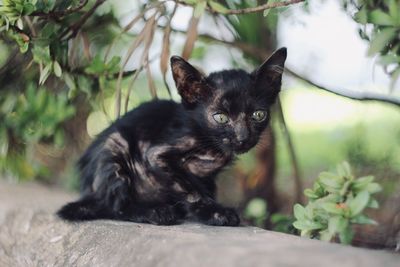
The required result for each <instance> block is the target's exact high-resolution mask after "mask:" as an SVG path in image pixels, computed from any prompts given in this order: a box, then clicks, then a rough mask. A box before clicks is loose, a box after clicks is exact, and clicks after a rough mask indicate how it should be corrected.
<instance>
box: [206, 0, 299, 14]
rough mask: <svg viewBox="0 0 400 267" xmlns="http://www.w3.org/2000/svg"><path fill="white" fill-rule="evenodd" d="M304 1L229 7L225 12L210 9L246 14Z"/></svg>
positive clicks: (291, 0)
mask: <svg viewBox="0 0 400 267" xmlns="http://www.w3.org/2000/svg"><path fill="white" fill-rule="evenodd" d="M304 1H305V0H289V1H283V2H273V3H266V4H264V5H259V6H256V7H248V8H243V9H229V10H227V11H226V12H218V11H216V10H212V11H213V12H216V13H221V14H225V15H235V14H247V13H256V12H260V11H264V10H266V9H271V8H276V7H284V6H290V5H293V4H297V3H301V2H304Z"/></svg>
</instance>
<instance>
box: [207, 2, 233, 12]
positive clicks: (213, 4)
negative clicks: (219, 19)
mask: <svg viewBox="0 0 400 267" xmlns="http://www.w3.org/2000/svg"><path fill="white" fill-rule="evenodd" d="M208 4H209V5H210V7H211V9H212V10H215V11H217V12H218V13H221V14H226V13H227V12H228V11H229V9H228V8H226V7H225V6H223V5H221V4H220V3H218V2H215V1H213V0H211V1H209V2H208Z"/></svg>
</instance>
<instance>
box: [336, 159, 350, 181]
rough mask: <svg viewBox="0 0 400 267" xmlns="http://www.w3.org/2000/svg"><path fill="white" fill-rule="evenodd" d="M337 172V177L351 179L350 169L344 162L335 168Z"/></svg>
mask: <svg viewBox="0 0 400 267" xmlns="http://www.w3.org/2000/svg"><path fill="white" fill-rule="evenodd" d="M337 171H338V174H339V176H341V177H347V178H350V177H352V174H351V167H350V164H349V163H348V162H347V161H344V162H343V163H341V164H339V165H338V166H337Z"/></svg>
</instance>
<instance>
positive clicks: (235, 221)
mask: <svg viewBox="0 0 400 267" xmlns="http://www.w3.org/2000/svg"><path fill="white" fill-rule="evenodd" d="M205 213H206V214H207V215H206V216H204V215H205ZM203 219H205V220H204V221H203V222H204V223H206V224H208V225H215V226H238V225H239V223H240V219H239V215H238V214H237V213H236V211H235V210H234V209H232V208H225V207H217V208H215V207H213V208H209V209H208V210H206V211H203Z"/></svg>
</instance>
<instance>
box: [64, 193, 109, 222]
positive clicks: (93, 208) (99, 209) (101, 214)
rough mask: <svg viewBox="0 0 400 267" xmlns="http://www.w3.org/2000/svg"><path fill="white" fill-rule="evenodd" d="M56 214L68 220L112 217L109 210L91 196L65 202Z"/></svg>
mask: <svg viewBox="0 0 400 267" xmlns="http://www.w3.org/2000/svg"><path fill="white" fill-rule="evenodd" d="M57 215H58V216H59V217H60V218H62V219H64V220H68V221H86V220H96V219H111V217H112V214H111V212H110V211H109V210H108V209H107V208H105V207H104V206H103V205H101V204H100V203H99V201H98V200H97V199H96V198H94V197H91V196H88V197H83V198H82V199H80V200H78V201H76V202H70V203H68V204H66V205H65V206H63V207H62V208H61V209H60V210H59V211H57Z"/></svg>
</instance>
